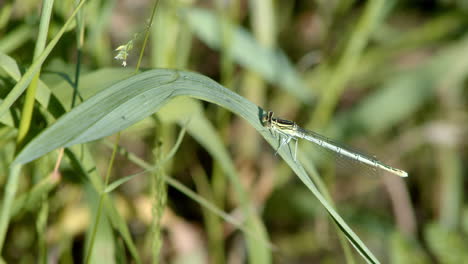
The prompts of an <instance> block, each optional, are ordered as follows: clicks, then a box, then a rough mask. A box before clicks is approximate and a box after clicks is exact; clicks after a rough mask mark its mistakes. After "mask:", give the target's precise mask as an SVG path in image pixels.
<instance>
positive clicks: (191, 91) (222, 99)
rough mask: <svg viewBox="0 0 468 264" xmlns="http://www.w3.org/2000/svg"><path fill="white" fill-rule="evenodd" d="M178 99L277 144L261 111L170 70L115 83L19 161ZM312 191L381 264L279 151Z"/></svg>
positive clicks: (284, 152)
mask: <svg viewBox="0 0 468 264" xmlns="http://www.w3.org/2000/svg"><path fill="white" fill-rule="evenodd" d="M177 96H189V97H193V98H197V99H201V100H204V101H208V102H211V103H215V104H218V105H220V106H222V107H224V108H227V109H229V110H230V111H232V112H233V113H235V114H237V115H239V116H241V117H242V118H244V119H245V120H247V121H248V122H249V123H250V124H251V125H252V126H253V127H254V128H255V129H257V131H258V132H259V133H260V134H261V135H262V136H263V137H264V138H265V139H266V140H267V141H268V142H270V144H272V145H276V144H277V142H278V140H277V139H276V138H275V137H274V136H273V135H272V134H271V133H270V132H269V131H268V130H266V129H265V128H264V127H263V126H262V124H261V122H260V120H261V118H260V117H261V116H262V114H263V113H264V112H263V109H261V108H260V107H258V106H257V105H255V104H253V103H252V102H250V101H248V100H246V99H245V98H243V97H241V96H239V95H238V94H236V93H233V92H231V91H230V90H228V89H226V88H224V87H223V86H221V85H219V84H218V83H216V82H215V81H213V80H211V79H209V78H207V77H205V76H202V75H200V74H196V73H192V72H186V71H178V70H169V69H156V70H150V71H147V72H144V73H141V74H138V75H135V76H133V77H130V78H128V79H125V80H122V81H120V82H117V83H116V84H114V85H112V86H110V87H109V88H107V89H104V90H102V91H101V92H99V93H98V94H96V95H94V96H92V97H91V98H89V99H88V100H86V101H85V102H83V103H82V104H80V105H79V106H77V107H76V108H74V109H73V110H72V111H70V112H69V113H67V114H66V115H64V116H63V117H62V118H60V119H59V120H58V121H57V122H56V123H54V124H53V125H52V126H50V127H49V128H48V129H46V130H45V131H44V132H42V133H41V134H40V135H39V136H37V137H36V138H35V139H33V140H32V141H31V142H30V143H29V144H28V145H27V146H26V147H25V148H24V149H23V150H22V151H21V152H20V153H19V154H18V156H17V157H16V159H15V160H14V163H16V164H23V163H27V162H29V161H31V160H34V159H36V158H38V157H40V156H42V155H44V154H46V153H48V152H50V151H52V150H54V149H56V148H59V147H68V146H72V145H75V144H80V143H85V142H89V141H92V140H96V139H100V138H103V137H106V136H109V135H112V134H114V133H116V132H118V131H121V130H123V129H125V128H127V127H129V126H131V125H132V124H134V123H136V122H138V121H140V120H142V119H144V118H145V117H147V116H149V115H151V114H153V113H155V112H156V111H157V110H158V109H159V108H161V106H163V105H164V104H166V103H167V102H168V101H169V100H171V99H172V98H174V97H177ZM279 154H280V156H281V157H282V158H283V159H284V160H285V161H286V162H287V163H288V164H289V166H290V167H291V168H292V169H293V170H294V172H295V173H296V174H297V175H298V176H299V178H300V179H301V180H302V181H303V183H304V184H305V185H306V186H307V187H308V188H309V190H310V191H311V192H312V193H313V194H314V195H315V196H316V197H317V198H318V199H319V201H320V202H321V203H322V205H323V206H324V207H325V209H326V210H327V211H328V212H329V214H330V216H331V217H332V218H333V220H334V221H335V222H336V223H337V224H338V225H339V227H340V229H341V230H343V232H344V233H345V235H346V236H347V238H348V239H349V240H350V241H351V243H352V244H353V245H354V247H355V248H356V249H357V250H358V251H359V253H360V254H361V255H362V256H363V257H364V258H365V259H366V261H368V262H370V263H378V261H377V259H376V258H375V257H374V256H373V255H372V253H371V252H370V251H369V250H368V249H367V247H366V246H365V245H364V243H363V242H362V241H361V240H360V239H359V238H358V237H357V235H355V234H354V232H353V231H352V230H351V229H350V228H349V226H348V225H347V224H346V223H345V222H344V220H343V219H342V218H341V217H340V216H339V215H338V213H337V212H336V211H335V210H334V209H333V207H332V206H331V205H330V204H329V203H328V201H326V199H325V198H324V197H323V196H322V195H321V194H320V192H319V191H318V190H317V188H316V186H315V185H314V183H313V182H312V181H311V180H310V178H309V176H308V175H307V173H306V172H305V170H304V169H303V167H302V166H301V165H300V164H299V163H297V162H294V161H293V158H292V156H291V152H290V151H289V150H288V149H287V148H282V149H281V150H280V151H279Z"/></svg>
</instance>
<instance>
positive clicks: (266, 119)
mask: <svg viewBox="0 0 468 264" xmlns="http://www.w3.org/2000/svg"><path fill="white" fill-rule="evenodd" d="M262 122H263V126H265V127H266V128H268V129H270V131H271V132H273V133H276V134H278V135H279V136H280V144H279V147H278V150H279V149H280V148H281V147H283V146H284V145H287V144H289V142H290V141H291V139H292V140H295V141H296V146H295V150H294V161H296V153H297V141H298V139H299V138H302V139H305V140H308V141H310V142H312V143H315V144H317V145H319V146H321V147H323V148H326V149H329V150H331V151H334V152H336V153H338V154H339V155H342V156H345V157H347V158H350V159H352V160H355V161H358V162H361V163H364V164H366V165H369V166H372V167H375V168H379V169H382V170H385V171H388V172H391V173H393V174H396V175H398V176H401V177H408V173H407V172H406V171H403V170H400V169H396V168H393V167H390V166H388V165H386V164H384V163H382V162H380V161H379V160H377V159H375V158H373V157H370V156H367V155H364V154H361V153H358V152H355V151H352V150H349V149H347V148H344V147H341V146H339V144H337V143H334V142H333V141H331V140H330V139H328V138H326V137H324V136H322V135H319V134H317V133H315V132H313V131H310V130H307V129H303V128H301V127H299V126H298V125H297V124H296V123H295V122H293V121H289V120H284V119H280V118H277V117H274V116H273V112H271V111H270V112H268V114H267V115H265V116H263V118H262Z"/></svg>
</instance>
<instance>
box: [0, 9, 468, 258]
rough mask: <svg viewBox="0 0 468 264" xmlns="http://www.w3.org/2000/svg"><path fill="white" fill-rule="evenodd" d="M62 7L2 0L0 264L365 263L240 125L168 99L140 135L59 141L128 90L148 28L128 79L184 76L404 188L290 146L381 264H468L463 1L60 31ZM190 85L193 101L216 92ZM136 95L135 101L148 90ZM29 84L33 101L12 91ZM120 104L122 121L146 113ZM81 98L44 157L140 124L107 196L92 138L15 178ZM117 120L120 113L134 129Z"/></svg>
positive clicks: (96, 20) (214, 12)
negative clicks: (30, 150) (42, 136)
mask: <svg viewBox="0 0 468 264" xmlns="http://www.w3.org/2000/svg"><path fill="white" fill-rule="evenodd" d="M42 2H44V3H47V4H51V5H53V6H52V9H51V10H52V11H51V12H52V13H51V14H50V15H47V14H45V12H43V11H41V10H46V9H45V8H43V7H42V4H43V3H42ZM78 2H80V1H75V0H68V1H32V0H19V1H18V0H17V1H8V0H7V1H0V103H1V104H0V113H1V114H0V187H1V188H0V197H1V205H0V206H1V208H0V212H1V217H0V240H1V241H0V252H1V254H0V256H1V258H0V261H1V262H6V263H16V262H18V263H46V262H47V263H49V262H50V263H55V262H61V263H80V262H83V260H84V259H85V258H86V256H88V254H89V253H90V252H88V251H89V250H91V251H92V252H93V254H92V255H90V256H91V259H90V261H89V262H91V263H103V262H105V263H114V262H117V263H127V262H136V263H157V262H161V263H245V262H249V263H270V262H274V263H344V262H345V263H361V262H362V259H361V257H360V256H359V255H358V253H356V252H355V251H354V250H353V248H352V247H349V245H348V243H347V241H346V238H345V237H344V236H343V235H342V233H341V232H340V231H339V230H338V228H336V225H335V222H333V221H331V220H330V219H331V218H330V217H329V215H328V214H327V211H326V210H323V209H324V207H323V206H321V205H323V203H322V204H320V203H319V202H318V201H317V199H315V197H314V196H313V195H311V192H310V191H308V190H307V189H306V188H305V187H304V185H303V184H302V183H300V181H297V180H296V178H295V177H293V175H294V174H293V172H292V171H291V168H290V167H288V166H286V165H285V164H284V162H281V160H280V159H279V158H278V157H277V156H275V155H274V152H275V150H274V149H272V148H270V146H268V144H265V143H264V141H263V139H262V138H261V137H259V134H262V135H263V132H261V133H258V131H259V130H255V128H253V127H252V125H251V124H252V122H250V121H249V122H250V123H247V122H244V119H241V118H239V117H240V116H242V117H244V118H246V116H247V114H242V113H243V112H242V111H245V112H246V113H247V112H249V111H250V110H251V109H237V112H236V111H234V112H235V113H236V114H232V113H230V112H227V111H226V110H225V109H222V108H221V107H218V106H216V105H214V104H206V103H204V102H202V101H197V100H193V99H190V98H186V97H181V98H177V99H175V100H172V101H171V102H170V103H168V104H167V105H165V106H163V107H162V108H161V109H160V110H159V111H158V112H157V113H156V114H152V113H153V112H154V111H155V110H154V111H153V112H151V111H149V110H148V113H147V115H150V117H147V118H145V119H143V120H140V119H138V118H136V117H134V116H130V115H129V116H127V117H125V115H123V119H122V121H121V122H118V121H115V120H116V119H117V120H118V119H119V118H121V117H120V116H114V117H115V118H116V119H113V120H114V122H112V123H109V124H107V123H105V124H104V123H100V124H97V125H96V124H90V127H92V128H94V129H95V130H90V131H87V133H88V134H86V135H84V136H83V133H81V131H74V129H75V128H80V127H81V125H83V124H82V123H86V122H88V121H89V120H92V118H94V117H95V116H96V115H99V114H100V111H99V109H100V108H99V107H100V105H99V103H100V101H96V100H97V99H90V100H88V99H89V98H96V97H93V95H95V94H97V93H98V92H100V91H110V90H109V89H107V88H109V87H113V86H112V85H114V84H117V85H119V84H121V81H122V80H124V79H126V78H128V77H129V76H132V75H133V72H134V69H135V67H136V66H135V65H136V64H137V63H138V62H139V59H138V57H139V55H138V54H139V52H140V51H141V50H142V47H143V42H144V35H145V32H146V30H149V33H150V38H149V39H148V43H147V45H146V46H145V49H144V52H143V53H142V57H141V58H142V61H141V63H142V64H141V65H142V66H141V67H142V69H143V70H147V69H153V68H172V69H174V68H175V69H179V70H184V71H194V72H199V73H201V74H203V75H206V76H208V77H210V78H212V79H213V80H215V81H216V82H218V83H220V84H222V85H223V86H224V87H227V88H229V89H231V90H232V91H233V92H235V93H237V94H239V95H241V96H242V97H243V99H244V98H245V99H247V100H249V101H251V102H253V103H254V104H256V105H258V106H260V107H261V108H264V109H270V110H274V111H275V113H276V114H277V115H278V116H280V117H284V118H286V119H290V120H295V121H296V122H297V123H298V124H300V125H301V126H303V127H307V128H310V129H314V130H317V131H318V132H320V133H321V134H324V135H327V136H328V137H331V138H333V139H334V140H335V141H339V142H343V143H345V144H346V145H350V146H353V147H354V148H357V149H360V150H363V151H364V152H369V153H372V154H375V155H376V156H377V157H379V160H382V161H384V162H385V163H388V164H391V165H392V166H394V167H397V168H401V169H404V170H406V171H408V173H409V175H410V176H409V177H408V178H405V179H402V178H398V177H395V176H393V175H387V174H385V173H373V172H372V171H370V169H369V168H363V166H359V165H358V164H348V163H349V162H342V160H341V158H340V157H336V158H334V157H331V158H330V156H331V155H329V153H326V151H323V150H319V149H318V148H317V147H314V146H312V144H311V143H308V142H302V141H301V142H300V143H299V144H300V153H299V156H300V160H301V161H303V163H304V167H305V168H306V170H307V171H308V172H309V173H310V174H311V175H312V176H313V177H312V180H313V181H314V183H315V184H316V185H317V186H318V187H319V190H320V192H321V194H322V195H323V196H324V197H327V199H329V201H330V203H331V204H332V205H334V206H335V208H336V210H337V211H338V212H339V213H340V215H341V217H342V218H343V219H344V220H345V221H346V223H347V224H348V225H349V226H350V227H352V229H353V230H354V231H355V232H356V233H357V235H358V236H359V238H360V239H361V240H362V241H363V242H364V244H365V245H366V246H367V248H369V250H370V251H371V252H372V253H373V255H375V257H376V258H377V259H378V260H379V261H380V262H382V263H468V255H467V252H468V198H467V197H466V196H465V195H466V190H468V173H467V169H468V168H467V164H468V158H467V156H468V151H467V150H468V141H467V140H466V138H468V137H467V136H468V126H467V124H468V107H467V106H468V92H467V91H468V89H467V85H468V82H467V76H468V60H467V59H466V58H467V57H468V30H467V26H468V1H466V0H431V1H397V0H391V1H382V0H375V1H352V0H341V1H338V0H333V1H272V0H269V1H268V0H264V1H255V0H250V1H247V0H243V1H240V0H231V1H222V0H218V1H215V0H213V1H207V0H198V1H196V0H160V1H145V0H142V1H130V0H121V1H115V0H93V1H87V3H85V4H84V5H83V8H82V9H80V10H79V11H78V13H76V16H75V15H74V13H73V11H74V10H75V7H77V6H78ZM44 5H45V4H44ZM155 6H156V8H157V9H156V15H155V17H154V21H153V24H150V22H149V21H150V16H151V13H150V11H151V10H152V8H153V7H155ZM49 17H50V22H49V25H48V27H47V26H44V27H40V24H41V23H42V22H41V19H42V20H44V19H48V18H49ZM67 21H68V26H67V27H63V25H64V24H65V23H67ZM40 36H45V37H46V38H47V40H46V43H45V46H44V47H42V48H41V47H40V46H41V44H39V43H41V37H40ZM55 41H58V42H55ZM130 45H131V46H132V47H131V48H129V47H130ZM118 47H121V48H120V52H124V53H120V55H119V54H118V52H117V51H115V49H117V48H118ZM115 57H117V59H115ZM123 62H125V64H126V65H127V66H126V68H124V67H122V66H121V65H122V64H123ZM36 73H37V76H38V77H37V78H38V79H37V81H33V82H31V80H33V78H34V75H35V74H36ZM140 76H141V75H140ZM184 76H198V75H190V74H188V73H187V75H184ZM188 78H189V77H187V79H188ZM197 78H199V77H196V78H195V77H194V79H196V81H197V82H198V88H196V87H193V89H192V90H193V91H195V90H196V89H202V87H203V85H206V87H207V89H206V90H207V91H209V89H212V87H211V86H209V85H211V84H210V83H209V82H206V83H203V81H199V80H204V79H197ZM200 78H201V77H200ZM127 80H128V79H127ZM138 85H139V83H137V84H136V88H135V93H136V91H139V90H145V89H146V87H143V86H142V87H139V86H138ZM152 85H153V84H152ZM194 86H195V85H194ZM208 86H209V87H208ZM31 87H35V89H37V90H36V91H34V92H30V93H32V94H33V97H34V94H35V103H34V104H31V103H29V102H28V99H26V98H25V97H26V93H24V94H23V92H24V91H25V90H27V91H29V90H30V89H31ZM13 88H15V89H13ZM20 88H21V89H20ZM187 89H188V90H190V89H191V88H190V87H188V88H187ZM149 90H151V89H149ZM116 91H121V90H116ZM171 95H172V94H171ZM171 95H169V96H168V97H171ZM124 96H127V97H129V98H130V97H132V96H133V95H132V94H128V95H127V94H124ZM160 96H161V95H160ZM213 96H215V94H213ZM202 97H203V96H201V95H200V96H199V98H202ZM113 98H121V97H119V96H118V95H116V94H110V95H108V98H107V99H108V101H111V102H110V104H111V103H112V100H113ZM135 98H137V99H138V100H141V101H134V102H133V103H134V104H136V105H133V107H134V108H138V105H141V106H142V107H143V106H144V104H145V103H146V102H148V101H145V99H146V98H140V97H138V96H136V97H135ZM151 98H152V99H151V100H154V101H151V103H152V104H153V105H154V107H156V105H158V106H159V104H160V103H161V102H160V101H157V100H159V99H158V98H159V97H158V95H155V96H154V97H151ZM153 98H154V99H153ZM226 98H228V99H226ZM137 99H135V100H137ZM166 99H167V98H166ZM224 99H225V100H226V101H227V104H229V103H232V104H233V105H234V104H235V103H236V102H237V101H235V100H232V101H231V102H229V100H230V99H229V97H228V96H226V97H225V98H224ZM92 100H95V101H94V106H93V107H94V112H90V113H89V116H81V118H82V120H83V121H82V123H76V124H71V125H67V127H66V128H64V129H63V131H62V132H63V133H60V132H61V131H58V133H56V134H53V135H54V137H55V138H56V140H52V141H50V142H46V143H47V144H45V145H44V146H42V147H41V148H40V151H43V152H47V151H49V150H50V149H54V148H55V147H58V146H61V144H59V142H80V143H81V142H83V140H82V138H83V137H85V138H86V139H87V140H96V139H100V138H101V137H102V136H103V135H107V134H106V133H107V132H109V131H111V132H115V131H120V129H122V128H124V127H125V128H126V127H127V126H128V125H130V124H133V123H135V122H136V121H137V119H138V121H139V122H137V123H136V124H133V125H132V126H131V127H129V128H126V129H125V130H123V131H122V133H121V135H120V143H119V145H120V148H119V149H118V151H117V153H118V154H117V157H116V162H115V163H114V164H113V166H112V174H111V175H110V182H109V183H110V185H109V186H108V185H107V184H105V180H104V179H103V178H104V175H106V169H107V166H108V164H109V160H110V159H111V152H112V144H111V143H109V141H108V139H100V140H96V141H93V142H91V143H87V144H81V145H75V146H71V147H69V148H66V149H65V150H64V154H63V155H64V156H63V159H62V158H61V155H62V154H61V152H59V151H53V152H51V153H49V154H46V155H44V153H41V155H40V157H39V159H37V160H35V161H33V162H31V163H28V164H27V165H25V166H22V167H21V168H20V167H17V165H15V164H12V161H13V160H14V159H15V157H16V155H17V154H18V153H20V150H21V148H22V146H24V145H25V144H26V143H27V142H31V140H32V139H34V138H36V136H37V135H38V134H39V133H40V132H41V131H43V130H44V129H45V128H50V127H51V125H52V124H54V123H55V122H56V120H57V119H59V118H60V117H61V116H62V115H64V114H65V113H66V112H69V111H71V110H72V109H76V106H77V105H80V104H82V103H83V102H86V103H88V104H89V102H90V101H92ZM103 101H104V99H103ZM213 101H214V102H216V100H213ZM164 102H165V101H164ZM118 104H119V101H117V100H116V101H115V102H114V105H118ZM254 104H252V105H254ZM28 105H29V107H31V109H30V110H27V109H28V107H25V106H28ZM130 106H131V104H130ZM101 107H102V108H101V111H102V114H106V115H109V116H112V115H113V114H115V115H117V111H115V112H114V111H111V110H109V109H111V108H109V102H108V104H106V105H104V104H103V105H101ZM125 107H127V106H125ZM125 107H124V106H122V108H121V109H120V110H119V111H120V112H118V114H120V113H124V112H126V111H128V113H129V114H130V113H133V112H132V111H131V109H128V110H127V108H125ZM228 108H229V107H228ZM112 109H114V108H112ZM229 109H231V110H232V108H229ZM253 109H254V108H253ZM254 110H257V109H254ZM28 111H32V116H31V118H30V119H29V118H28V117H27V116H28V114H27V112H28ZM254 112H255V111H253V110H252V111H251V113H254ZM255 114H257V113H256V112H255ZM258 114H259V113H258ZM67 118H68V117H64V118H62V120H64V119H65V120H70V118H68V119H67ZM126 118H128V119H126ZM132 118H134V119H132ZM71 120H72V121H71V122H72V123H73V121H74V120H75V119H71ZM25 123H27V124H29V125H30V128H29V129H26V128H24V125H21V124H25ZM91 123H92V122H91ZM256 128H257V129H261V128H258V127H256ZM19 131H23V132H19ZM185 131H186V132H187V133H185ZM24 132H26V136H25V137H24V139H21V140H20V139H19V138H22V136H21V137H20V136H19V134H22V133H24ZM56 132H57V131H56ZM80 137H82V138H80ZM36 139H37V138H36ZM52 139H53V138H52ZM114 139H115V138H114V137H111V141H112V140H114ZM23 140H24V142H23ZM74 140H75V141H74ZM87 140H86V141H87ZM54 144H56V145H54ZM109 146H110V147H109ZM291 147H293V146H291ZM40 151H39V152H40ZM39 152H38V153H39ZM284 152H285V151H284ZM280 155H281V156H283V152H281V153H280ZM20 157H21V156H20ZM57 161H59V162H60V163H59V164H58V165H56V163H57ZM342 163H344V166H343V164H342ZM335 164H338V166H335ZM56 166H59V167H58V168H57V170H55V169H54V168H55V167H56ZM317 171H318V172H319V173H320V174H319V175H321V176H320V177H317V176H316V175H317V174H316V172H317ZM369 172H370V173H369ZM375 174H376V175H375ZM314 175H315V176H314ZM104 194H105V195H104ZM100 199H102V204H101V205H102V208H101V205H100V202H99V200H100ZM166 199H167V200H166ZM331 201H333V202H331ZM247 205H248V206H247ZM325 208H326V206H325ZM101 211H102V212H101ZM99 214H101V217H96V215H99ZM96 219H99V221H96ZM94 226H96V227H97V228H96V229H95V230H97V231H96V234H95V236H94V235H93V234H92V233H93V231H92V230H94V229H93V228H94Z"/></svg>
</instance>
